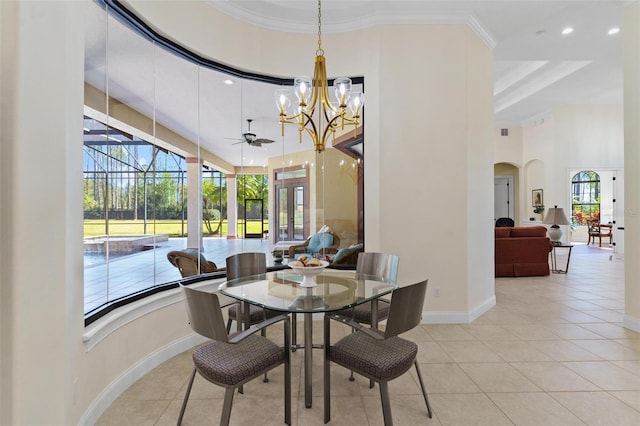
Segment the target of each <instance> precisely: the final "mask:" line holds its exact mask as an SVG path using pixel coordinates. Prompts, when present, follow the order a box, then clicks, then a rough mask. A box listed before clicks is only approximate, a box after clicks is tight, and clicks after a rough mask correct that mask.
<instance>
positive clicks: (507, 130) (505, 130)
mask: <svg viewBox="0 0 640 426" xmlns="http://www.w3.org/2000/svg"><path fill="white" fill-rule="evenodd" d="M500 136H509V129H500Z"/></svg>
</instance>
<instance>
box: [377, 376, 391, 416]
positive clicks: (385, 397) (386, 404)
mask: <svg viewBox="0 0 640 426" xmlns="http://www.w3.org/2000/svg"><path fill="white" fill-rule="evenodd" d="M378 385H379V387H380V400H381V401H382V416H383V417H384V426H393V419H392V418H391V402H390V401H389V384H388V383H387V382H380V383H379V384H378Z"/></svg>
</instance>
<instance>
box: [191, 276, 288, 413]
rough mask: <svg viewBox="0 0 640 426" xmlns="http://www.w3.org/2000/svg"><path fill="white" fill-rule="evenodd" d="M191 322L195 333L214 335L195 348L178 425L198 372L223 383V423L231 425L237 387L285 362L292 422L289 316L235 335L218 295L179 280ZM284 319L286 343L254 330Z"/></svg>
mask: <svg viewBox="0 0 640 426" xmlns="http://www.w3.org/2000/svg"><path fill="white" fill-rule="evenodd" d="M180 288H181V289H182V294H183V295H184V298H185V302H186V307H187V316H188V318H189V324H190V325H191V328H192V329H193V331H195V332H196V333H198V334H200V335H202V336H204V337H207V338H209V339H211V341H209V342H208V343H206V344H204V345H202V346H199V347H198V348H196V349H195V350H194V351H193V355H192V358H193V364H194V368H193V372H192V373H191V377H190V378H189V384H188V386H187V391H186V394H185V396H184V401H183V402H182V408H181V409H180V416H179V418H178V426H179V425H180V424H182V419H183V417H184V412H185V409H186V407H187V402H188V401H189V395H190V393H191V388H192V386H193V381H194V379H195V376H196V372H198V373H200V375H201V376H202V377H204V378H205V379H207V380H208V381H210V382H211V383H213V384H216V385H218V386H222V387H224V388H225V389H226V390H225V394H224V403H223V408H222V414H221V417H220V424H221V425H228V424H229V419H230V417H231V406H232V404H233V394H234V392H235V390H236V388H239V387H240V386H242V385H243V384H244V383H247V382H248V381H250V380H252V379H254V378H256V377H258V376H260V375H261V374H263V373H266V372H267V371H269V370H271V369H273V368H275V367H277V366H279V365H281V364H284V376H285V377H284V419H285V420H284V421H285V423H286V424H288V425H290V424H291V364H290V349H291V342H290V333H291V332H290V330H289V327H290V324H289V317H288V316H286V315H280V316H277V317H273V318H270V319H269V320H266V321H264V322H261V323H259V324H256V325H254V326H252V327H251V328H249V329H248V330H245V331H244V332H242V333H238V334H236V335H233V336H229V335H228V334H227V331H226V328H225V324H224V318H223V316H222V311H221V309H220V301H219V299H218V295H217V294H215V293H211V292H206V291H202V290H197V289H194V288H191V287H186V286H184V285H183V284H182V283H180ZM280 321H284V347H280V346H278V345H276V344H275V343H273V342H272V341H270V340H269V339H267V338H265V337H262V336H258V335H256V334H255V333H256V332H258V331H261V330H264V328H265V327H268V326H270V325H273V324H275V323H277V322H280Z"/></svg>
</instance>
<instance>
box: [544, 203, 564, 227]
mask: <svg viewBox="0 0 640 426" xmlns="http://www.w3.org/2000/svg"><path fill="white" fill-rule="evenodd" d="M542 223H546V224H547V225H569V219H567V215H565V214H564V210H563V209H562V207H558V206H554V207H553V208H550V209H549V210H547V214H546V215H545V217H544V221H543V222H542Z"/></svg>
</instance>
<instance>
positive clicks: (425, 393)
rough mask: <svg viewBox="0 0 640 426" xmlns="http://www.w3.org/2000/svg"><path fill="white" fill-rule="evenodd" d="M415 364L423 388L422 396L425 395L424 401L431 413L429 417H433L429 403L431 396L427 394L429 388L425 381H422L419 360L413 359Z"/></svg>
mask: <svg viewBox="0 0 640 426" xmlns="http://www.w3.org/2000/svg"><path fill="white" fill-rule="evenodd" d="M413 364H414V365H415V366H416V373H418V381H420V388H422V396H423V397H424V402H425V404H427V413H428V414H429V418H432V417H433V414H432V413H431V404H429V397H428V396H427V388H426V387H425V386H424V382H423V381H422V374H420V367H418V360H417V359H416V360H415V361H413Z"/></svg>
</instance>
